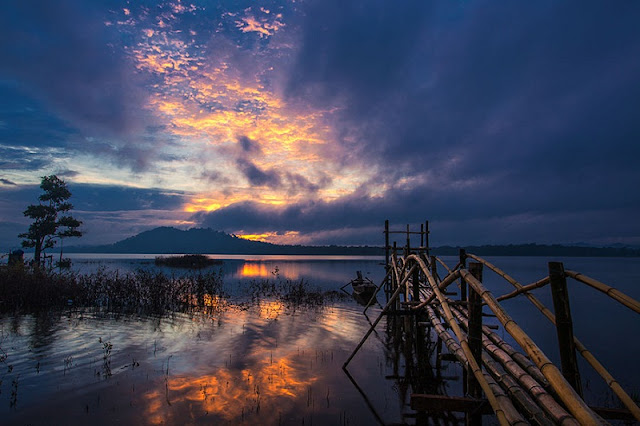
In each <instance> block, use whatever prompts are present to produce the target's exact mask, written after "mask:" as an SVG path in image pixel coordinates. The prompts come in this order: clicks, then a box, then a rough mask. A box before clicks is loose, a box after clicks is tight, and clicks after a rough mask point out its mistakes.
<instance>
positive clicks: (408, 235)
mask: <svg viewBox="0 0 640 426" xmlns="http://www.w3.org/2000/svg"><path fill="white" fill-rule="evenodd" d="M410 254H411V231H409V224H407V256H409V255H410Z"/></svg>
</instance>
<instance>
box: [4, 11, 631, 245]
mask: <svg viewBox="0 0 640 426" xmlns="http://www.w3.org/2000/svg"><path fill="white" fill-rule="evenodd" d="M638 22H640V2H634V1H620V2H600V1H590V0H584V1H564V2H557V1H552V0H540V1H536V2H524V1H512V2H494V1H479V0H466V1H463V0H458V1H454V0H452V1H427V0H405V1H401V2H397V1H382V0H366V1H365V0H360V1H356V0H353V1H352V0H317V1H316V0H282V1H241V0H237V1H189V0H184V1H182V0H173V1H157V2H156V1H147V0H144V1H121V0H96V1H84V0H60V1H55V2H51V1H45V0H23V1H20V2H9V3H8V4H5V5H4V6H3V10H2V13H1V14H0V57H1V58H2V60H1V61H0V239H1V240H2V243H0V246H3V247H5V248H7V247H18V246H19V241H20V240H19V239H18V238H17V234H18V233H20V232H24V231H25V230H26V228H27V227H28V224H29V221H28V219H27V218H25V217H23V215H22V212H23V211H24V209H25V208H26V206H27V205H28V204H31V203H35V202H37V197H38V195H39V194H40V189H39V187H38V185H39V183H40V179H41V177H42V176H46V175H51V174H56V175H57V176H59V177H61V178H63V179H64V180H65V182H66V183H67V184H68V186H69V189H70V190H71V192H72V193H73V197H72V198H71V202H72V203H73V205H74V210H73V212H74V215H75V216H76V217H77V218H79V219H81V220H82V221H83V228H82V229H83V231H84V232H85V235H84V236H83V237H82V239H81V240H77V242H78V243H81V244H105V243H112V242H115V241H118V240H121V239H123V238H126V237H129V236H131V235H135V234H137V233H139V232H142V231H145V230H148V229H152V228H155V227H157V226H174V227H177V228H180V229H188V228H192V227H203V228H208V227H210V228H213V229H216V230H222V231H225V232H228V233H232V234H236V235H239V236H243V237H245V238H249V239H260V240H262V241H268V242H273V243H286V244H316V245H320V244H321V245H324V244H349V245H360V244H371V245H380V244H382V243H383V241H384V240H383V234H382V231H383V226H384V220H385V219H388V220H390V222H391V227H392V229H396V228H397V229H405V227H406V224H411V225H412V226H414V227H416V229H418V227H419V226H420V224H421V223H424V222H425V221H426V220H428V221H429V224H430V231H431V243H432V244H433V245H445V244H451V245H465V244H468V245H471V244H507V243H530V242H535V243H588V244H594V245H609V244H628V245H640V222H639V221H638V218H640V191H639V190H638V186H639V184H640V31H638ZM67 244H70V243H67Z"/></svg>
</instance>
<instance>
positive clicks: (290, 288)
mask: <svg viewBox="0 0 640 426" xmlns="http://www.w3.org/2000/svg"><path fill="white" fill-rule="evenodd" d="M246 291H247V293H248V296H249V297H250V299H251V303H252V304H255V303H259V302H260V301H261V300H278V301H280V302H282V303H283V304H284V305H285V306H286V307H289V308H294V309H295V308H297V307H314V306H323V305H325V304H326V303H331V302H335V301H340V300H346V299H349V297H350V296H349V295H348V294H346V293H344V292H339V291H335V290H329V291H322V290H321V289H319V288H314V287H312V286H311V285H310V284H309V283H308V282H307V281H305V280H303V279H301V280H282V279H280V278H279V277H278V276H277V275H275V278H274V279H265V280H254V281H252V282H251V283H250V284H249V287H248V288H247V290H246Z"/></svg>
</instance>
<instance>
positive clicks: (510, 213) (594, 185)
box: [193, 174, 640, 244]
mask: <svg viewBox="0 0 640 426" xmlns="http://www.w3.org/2000/svg"><path fill="white" fill-rule="evenodd" d="M556 184H557V183H556V182H555V181H545V180H544V179H542V180H541V181H539V182H535V183H534V182H527V183H526V185H524V186H521V187H519V188H515V187H514V186H512V185H510V184H509V183H508V182H506V181H500V180H495V181H490V180H488V181H485V182H479V183H477V184H476V185H475V187H476V189H477V191H468V189H467V188H465V187H459V188H455V187H446V188H445V187H443V188H441V189H434V190H430V191H426V192H425V191H424V188H422V187H421V186H417V187H415V188H410V189H409V188H402V187H400V186H398V187H396V188H393V189H392V190H391V191H389V192H388V194H387V195H386V196H385V197H384V198H382V197H370V196H368V195H364V194H359V195H358V191H356V195H352V196H348V197H343V198H341V199H339V200H337V201H332V202H306V203H299V204H294V205H289V206H286V207H281V206H267V205H261V204H258V203H253V202H245V203H237V204H234V205H231V206H228V207H226V208H223V209H220V210H216V211H214V212H210V213H198V214H196V215H194V217H193V220H194V221H195V222H197V223H199V224H201V225H202V226H208V227H212V228H215V229H223V230H226V231H228V232H233V231H235V230H239V229H242V230H243V231H245V232H255V233H260V232H264V231H267V230H268V231H278V232H286V231H291V230H296V231H299V232H301V233H302V234H310V233H316V235H315V236H314V241H316V242H320V241H322V242H325V243H342V244H348V243H351V244H356V243H366V244H372V243H375V241H376V238H378V237H377V236H379V233H380V231H381V229H382V224H383V222H384V220H385V219H391V222H392V223H393V224H395V225H396V226H401V225H404V224H405V223H411V224H414V225H415V224H419V223H423V222H424V220H429V221H431V222H432V223H433V224H434V225H433V226H434V233H435V234H436V235H437V236H436V237H435V239H434V240H433V241H434V243H436V242H437V243H438V244H485V243H512V242H547V243H549V242H551V243H552V242H576V241H592V242H598V243H611V242H626V243H637V242H638V241H640V225H638V222H637V220H636V219H635V218H636V216H637V212H638V211H639V210H640V195H639V194H638V193H637V191H636V192H631V193H630V192H628V191H626V190H625V189H624V188H622V187H619V186H618V187H611V186H610V184H609V182H608V181H606V180H601V179H600V178H599V176H598V175H595V174H593V175H585V176H581V177H575V178H574V179H573V180H572V181H567V182H564V183H563V186H565V188H564V189H563V190H562V191H558V190H556V188H555V186H556ZM540 187H543V188H544V190H540V189H539V188H540ZM545 191H546V192H545ZM587 197H590V198H591V202H590V203H589V204H588V205H586V206H585V205H584V204H582V203H566V202H565V201H566V198H569V199H584V198H587ZM505 199H508V200H510V202H508V203H505V202H504V200H505ZM609 220H610V221H611V222H608V221H609ZM334 231H340V232H334ZM323 234H328V235H329V236H327V237H325V236H323ZM345 235H348V236H349V238H352V239H351V240H350V241H349V240H348V239H345V238H346V237H345Z"/></svg>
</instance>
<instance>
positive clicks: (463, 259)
mask: <svg viewBox="0 0 640 426" xmlns="http://www.w3.org/2000/svg"><path fill="white" fill-rule="evenodd" d="M458 265H460V269H466V268H467V252H466V251H465V249H460V261H459V262H458ZM460 301H462V302H466V301H467V282H466V281H465V280H464V278H462V276H461V277H460ZM467 379H468V377H467V370H466V369H463V370H462V392H463V393H464V394H466V393H467V390H468V389H467Z"/></svg>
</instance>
